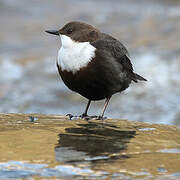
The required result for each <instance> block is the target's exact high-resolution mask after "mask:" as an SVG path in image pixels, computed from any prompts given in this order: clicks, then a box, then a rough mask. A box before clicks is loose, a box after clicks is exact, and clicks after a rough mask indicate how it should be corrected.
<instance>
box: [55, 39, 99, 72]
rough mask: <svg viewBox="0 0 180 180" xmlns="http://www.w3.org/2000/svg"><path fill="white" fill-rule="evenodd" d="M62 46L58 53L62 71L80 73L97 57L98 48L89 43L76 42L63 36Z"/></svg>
mask: <svg viewBox="0 0 180 180" xmlns="http://www.w3.org/2000/svg"><path fill="white" fill-rule="evenodd" d="M61 43H62V46H61V48H60V49H59V52H58V65H59V66H60V67H61V69H62V70H66V71H68V72H70V71H71V72H72V73H73V74H74V73H76V72H77V71H79V70H80V69H81V68H82V67H85V66H87V64H88V63H89V62H90V61H91V60H92V58H93V57H95V50H96V48H95V47H94V46H92V45H91V44H90V43H89V42H75V41H73V40H72V39H71V38H70V37H68V36H66V35H61Z"/></svg>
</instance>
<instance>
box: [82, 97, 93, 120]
mask: <svg viewBox="0 0 180 180" xmlns="http://www.w3.org/2000/svg"><path fill="white" fill-rule="evenodd" d="M90 104H91V100H90V99H89V101H88V103H87V106H86V109H85V111H84V113H83V114H82V115H81V118H85V117H88V115H87V112H88V109H89V106H90Z"/></svg>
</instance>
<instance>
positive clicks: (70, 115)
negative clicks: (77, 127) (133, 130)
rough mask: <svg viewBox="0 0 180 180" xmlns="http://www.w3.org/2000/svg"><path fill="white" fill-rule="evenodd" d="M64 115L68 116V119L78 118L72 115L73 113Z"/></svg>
mask: <svg viewBox="0 0 180 180" xmlns="http://www.w3.org/2000/svg"><path fill="white" fill-rule="evenodd" d="M66 116H68V118H69V120H76V119H79V116H74V115H72V114H66Z"/></svg>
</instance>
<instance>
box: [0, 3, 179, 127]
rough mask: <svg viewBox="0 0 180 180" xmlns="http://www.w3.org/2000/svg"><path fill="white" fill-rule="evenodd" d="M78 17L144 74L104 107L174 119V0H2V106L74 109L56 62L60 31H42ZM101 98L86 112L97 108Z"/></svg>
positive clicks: (120, 113)
mask: <svg viewBox="0 0 180 180" xmlns="http://www.w3.org/2000/svg"><path fill="white" fill-rule="evenodd" d="M72 20H78V21H84V22H87V23H89V24H92V25H94V26H96V27H97V28H99V29H101V30H102V31H104V32H106V33H109V34H111V35H113V36H114V37H116V38H117V39H119V40H120V41H121V42H122V43H123V44H124V45H125V46H126V47H127V48H128V50H129V52H130V56H131V60H132V63H133V65H134V69H135V72H137V73H139V74H140V75H142V76H144V77H145V78H147V79H148V82H145V83H144V82H142V83H139V84H134V83H132V84H131V87H130V88H129V89H128V90H126V91H125V92H123V93H122V94H116V95H114V96H113V98H112V100H111V102H110V105H109V107H108V109H107V112H106V115H107V116H108V117H112V118H121V119H129V120H137V121H144V122H153V123H165V124H176V125H180V1H179V0H156V1H155V0H146V1H145V0H142V1H141V0H124V1H123V0H111V1H108V0H100V1H96V0H86V1H84V0H52V1H48V0H25V1H24V0H0V25H1V26H0V112H7V113H47V114H67V113H72V114H80V113H82V112H83V111H84V108H85V105H86V103H87V100H86V99H84V98H83V97H81V96H80V95H78V94H76V93H73V92H71V91H70V90H68V89H67V88H66V87H65V85H64V84H63V82H62V81H60V78H59V75H58V73H57V68H56V65H55V61H56V57H57V51H58V49H59V48H60V39H59V38H57V37H54V36H50V35H48V34H46V33H45V32H44V31H45V30H46V29H57V28H60V27H62V26H63V25H64V24H65V23H67V22H69V21H72ZM103 103H104V102H103V101H100V102H96V103H93V104H92V106H91V108H90V111H89V114H99V113H100V112H101V109H102V106H103Z"/></svg>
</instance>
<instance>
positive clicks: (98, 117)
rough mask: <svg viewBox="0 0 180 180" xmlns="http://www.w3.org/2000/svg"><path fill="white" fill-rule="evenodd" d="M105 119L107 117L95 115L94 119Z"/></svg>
mask: <svg viewBox="0 0 180 180" xmlns="http://www.w3.org/2000/svg"><path fill="white" fill-rule="evenodd" d="M105 119H107V117H104V116H97V118H96V120H102V121H104V120H105Z"/></svg>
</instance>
